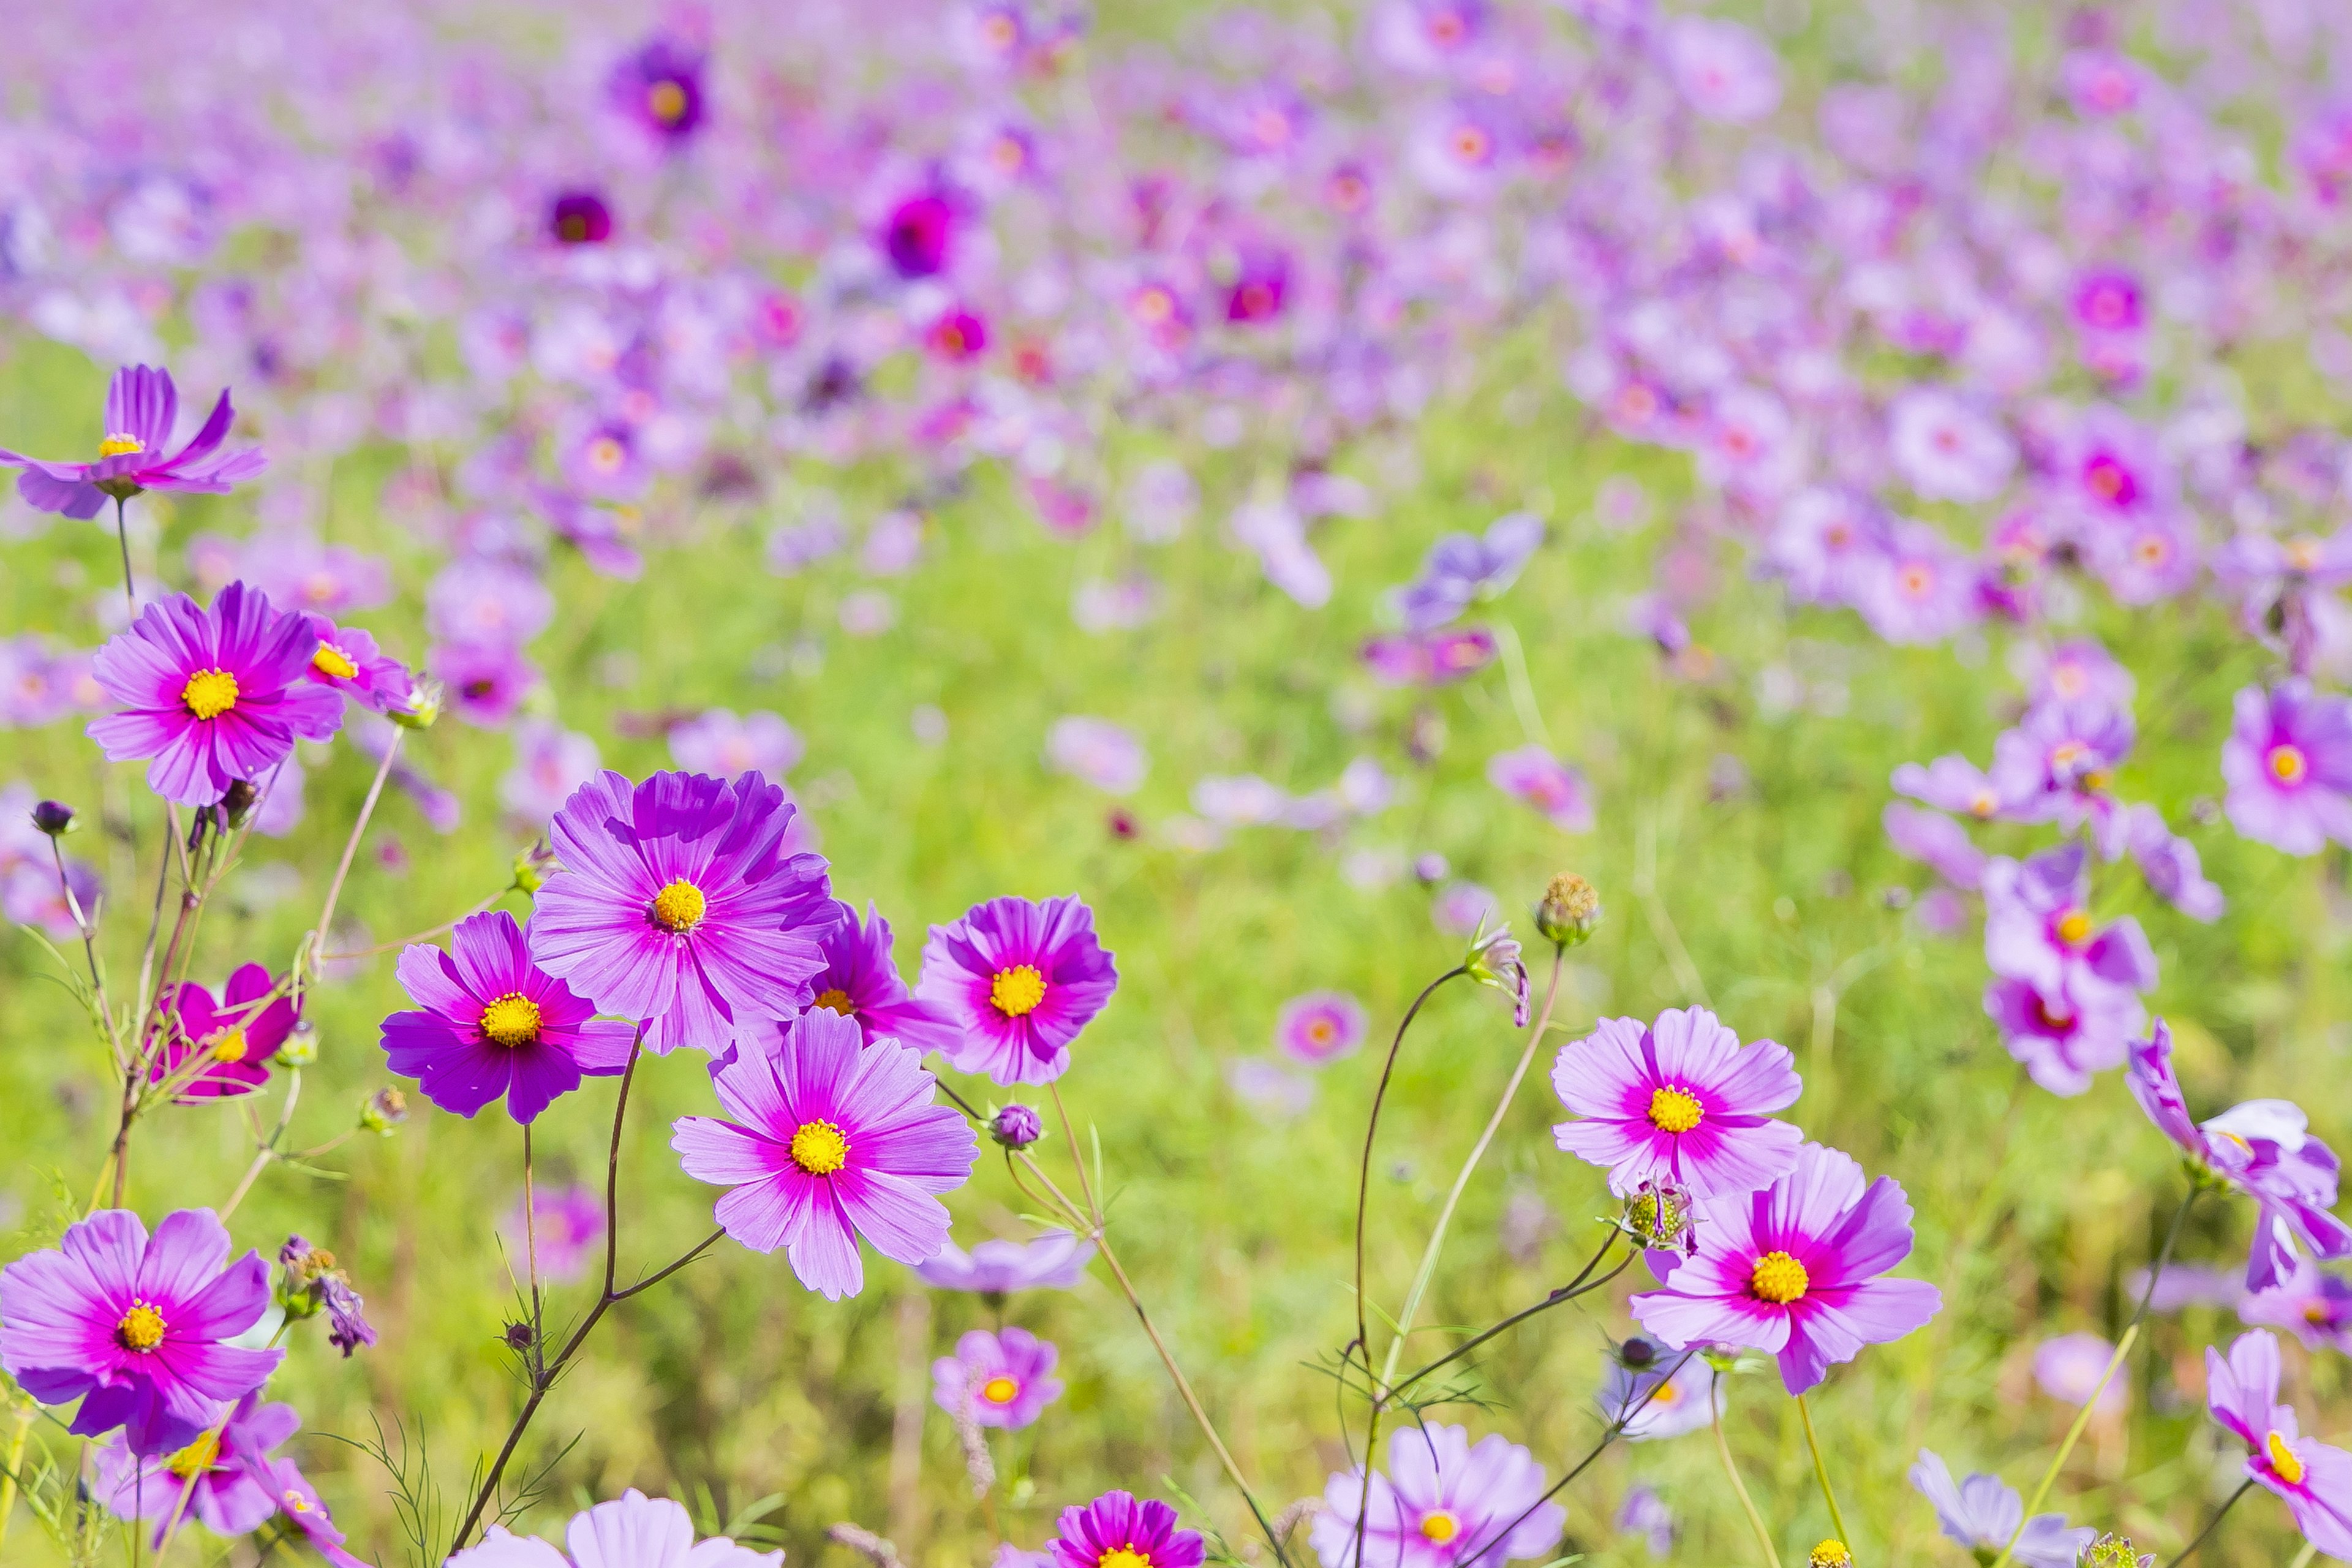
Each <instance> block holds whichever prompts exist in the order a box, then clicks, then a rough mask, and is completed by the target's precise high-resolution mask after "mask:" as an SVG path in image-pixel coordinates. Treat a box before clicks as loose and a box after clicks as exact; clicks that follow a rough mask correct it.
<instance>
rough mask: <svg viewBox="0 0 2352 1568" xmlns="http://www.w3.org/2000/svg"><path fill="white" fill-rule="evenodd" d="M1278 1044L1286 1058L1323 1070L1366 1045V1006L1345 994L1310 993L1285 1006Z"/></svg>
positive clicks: (1277, 1022) (1280, 1017)
mask: <svg viewBox="0 0 2352 1568" xmlns="http://www.w3.org/2000/svg"><path fill="white" fill-rule="evenodd" d="M1274 1043H1275V1045H1276V1047H1277V1048H1278V1049H1280V1050H1281V1051H1282V1052H1283V1053H1284V1054H1285V1055H1286V1056H1289V1057H1291V1058H1295V1059H1296V1060H1298V1061H1302V1062H1305V1063H1306V1064H1307V1066H1308V1067H1321V1066H1323V1065H1324V1064H1325V1063H1327V1062H1335V1061H1338V1060H1339V1058H1341V1057H1345V1056H1349V1055H1352V1054H1353V1053H1354V1052H1355V1049H1356V1047H1359V1046H1360V1045H1362V1044H1363V1043H1364V1005H1363V1004H1362V1003H1360V1002H1359V1001H1357V1000H1356V999H1355V998H1354V997H1353V996H1350V995H1349V994H1347V993H1346V992H1345V991H1309V992H1307V994H1304V995H1301V996H1294V997H1292V998H1291V999H1290V1000H1289V1001H1287V1002H1285V1003H1284V1004H1283V1005H1282V1011H1281V1013H1279V1014H1278V1015H1276V1018H1275V1021H1274Z"/></svg>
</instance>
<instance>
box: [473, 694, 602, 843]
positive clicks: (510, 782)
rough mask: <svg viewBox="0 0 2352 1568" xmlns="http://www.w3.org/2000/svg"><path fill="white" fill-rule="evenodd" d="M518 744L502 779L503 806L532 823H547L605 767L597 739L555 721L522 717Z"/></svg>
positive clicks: (517, 730)
mask: <svg viewBox="0 0 2352 1568" xmlns="http://www.w3.org/2000/svg"><path fill="white" fill-rule="evenodd" d="M514 745H515V765H514V766H513V767H512V768H510V769H509V770H508V771H507V773H506V775H505V776H504V777H502V778H500V779H499V805H503V806H505V807H506V808H507V810H508V811H509V812H511V813H512V814H513V815H514V816H518V817H520V818H521V819H523V821H524V822H525V823H527V824H537V823H541V822H545V821H547V820H548V819H549V818H550V817H551V816H554V815H555V814H556V812H558V811H559V810H561V809H562V805H563V803H564V801H566V800H567V799H569V798H570V797H571V795H572V791H573V790H576V789H578V788H579V787H580V786H581V785H582V784H586V783H587V782H588V781H589V780H590V779H592V778H594V777H595V776H596V775H597V773H600V772H602V771H603V770H602V767H601V765H600V764H601V762H602V759H601V758H600V757H599V756H598V754H597V751H596V742H594V741H593V740H591V739H589V738H588V737H587V736H585V735H583V734H582V733H580V732H579V731H577V730H567V729H565V728H564V727H563V726H562V725H561V724H558V723H556V722H554V721H551V720H547V719H537V718H530V719H522V720H519V721H517V722H516V724H515V727H514Z"/></svg>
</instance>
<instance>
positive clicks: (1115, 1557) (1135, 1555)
mask: <svg viewBox="0 0 2352 1568" xmlns="http://www.w3.org/2000/svg"><path fill="white" fill-rule="evenodd" d="M1095 1568H1151V1557H1150V1553H1148V1552H1139V1551H1137V1550H1136V1548H1135V1545H1134V1543H1133V1542H1129V1543H1128V1544H1127V1545H1125V1546H1118V1547H1114V1548H1112V1549H1111V1550H1110V1551H1108V1552H1104V1553H1103V1554H1102V1555H1101V1556H1100V1557H1097V1558H1096V1559H1095Z"/></svg>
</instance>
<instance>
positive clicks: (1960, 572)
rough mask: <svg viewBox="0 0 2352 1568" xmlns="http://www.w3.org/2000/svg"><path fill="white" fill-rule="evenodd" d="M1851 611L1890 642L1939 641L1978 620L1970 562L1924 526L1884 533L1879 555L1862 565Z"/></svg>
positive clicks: (1898, 526) (1899, 526)
mask: <svg viewBox="0 0 2352 1568" xmlns="http://www.w3.org/2000/svg"><path fill="white" fill-rule="evenodd" d="M1860 578H1861V580H1860V582H1859V583H1858V584H1857V585H1856V591H1855V594H1854V600H1853V603H1854V607H1855V608H1856V609H1858V610H1860V611H1861V612H1862V615H1863V618H1864V620H1866V621H1868V622H1869V623H1870V626H1871V629H1872V630H1873V631H1874V632H1876V633H1877V634H1878V635H1879V636H1880V637H1885V639H1886V640H1887V641H1888V642H1891V643H1929V642H1940V641H1942V640H1943V639H1944V638H1946V637H1950V636H1951V635H1952V634H1953V633H1955V632H1957V631H1959V630H1960V629H1961V628H1963V627H1964V626H1969V624H1970V623H1971V622H1973V621H1975V620H1976V618H1977V616H1978V603H1977V574H1976V569H1975V565H1974V563H1972V562H1971V561H1969V558H1968V557H1967V556H1965V555H1963V554H1961V553H1960V552H1959V551H1958V549H1957V548H1955V547H1954V546H1953V545H1952V543H1951V542H1950V541H1948V540H1947V539H1946V538H1945V537H1944V536H1943V534H1941V533H1940V532H1938V531H1937V530H1936V529H1935V528H1933V527H1932V526H1930V525H1929V524H1927V523H1924V522H1913V521H1900V522H1897V523H1895V525H1894V526H1893V527H1892V528H1891V529H1889V531H1888V533H1887V539H1886V548H1885V551H1884V552H1882V553H1880V554H1878V555H1876V556H1874V557H1873V558H1872V559H1870V560H1868V561H1865V562H1864V563H1862V567H1861V573H1860Z"/></svg>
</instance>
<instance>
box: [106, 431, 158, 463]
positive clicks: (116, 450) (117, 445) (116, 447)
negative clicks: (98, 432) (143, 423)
mask: <svg viewBox="0 0 2352 1568" xmlns="http://www.w3.org/2000/svg"><path fill="white" fill-rule="evenodd" d="M146 449H147V443H146V442H144V441H142V440H141V439H140V438H139V437H136V436H121V435H117V436H109V437H107V438H106V439H105V440H103V441H100V443H99V444H98V455H99V456H100V457H101V458H123V457H128V456H130V455H131V453H133V452H143V451H145V450H146Z"/></svg>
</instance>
